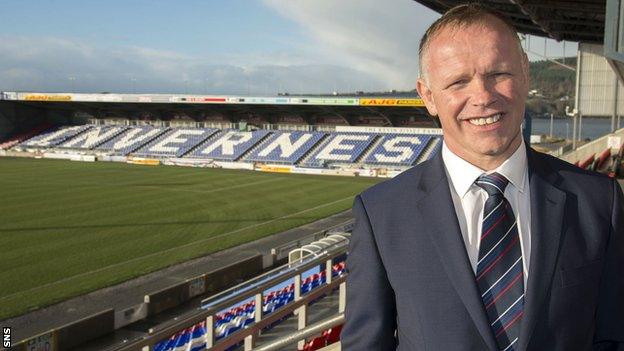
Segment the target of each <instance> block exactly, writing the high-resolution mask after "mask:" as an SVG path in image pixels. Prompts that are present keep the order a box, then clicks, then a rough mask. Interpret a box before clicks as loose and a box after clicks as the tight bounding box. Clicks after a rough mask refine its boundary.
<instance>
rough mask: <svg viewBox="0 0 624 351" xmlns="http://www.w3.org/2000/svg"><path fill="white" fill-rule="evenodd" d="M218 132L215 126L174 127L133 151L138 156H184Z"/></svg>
mask: <svg viewBox="0 0 624 351" xmlns="http://www.w3.org/2000/svg"><path fill="white" fill-rule="evenodd" d="M216 132H217V129H213V128H203V129H198V128H172V129H170V130H168V131H167V132H165V133H163V134H161V135H160V136H158V137H156V138H155V139H153V140H152V141H151V142H149V143H148V144H146V145H145V146H143V147H141V148H140V149H138V150H136V151H135V152H133V154H134V155H137V156H150V157H182V156H183V155H184V154H186V153H187V152H189V150H191V149H192V148H193V147H195V146H197V145H199V144H200V143H202V142H204V141H205V140H206V139H208V138H210V137H211V136H212V135H214V134H215V133H216Z"/></svg>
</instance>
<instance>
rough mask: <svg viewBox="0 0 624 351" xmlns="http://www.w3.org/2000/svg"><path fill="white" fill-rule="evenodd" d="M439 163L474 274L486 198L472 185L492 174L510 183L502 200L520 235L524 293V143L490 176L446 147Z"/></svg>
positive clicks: (527, 215)
mask: <svg viewBox="0 0 624 351" xmlns="http://www.w3.org/2000/svg"><path fill="white" fill-rule="evenodd" d="M442 160H443V161H444V167H445V169H446V175H447V178H448V182H449V188H450V190H451V197H452V198H453V205H454V206H455V212H456V213H457V219H458V221H459V227H460V230H461V233H462V236H463V238H464V244H465V245H466V251H467V252H468V258H469V259H470V264H471V265H472V270H473V271H474V272H476V270H477V261H478V259H479V245H480V244H481V240H480V239H481V218H482V217H483V205H484V203H485V200H487V197H488V195H487V193H486V192H485V190H483V189H482V188H480V187H479V186H477V185H476V184H475V183H474V182H475V180H477V178H478V177H479V176H480V175H481V174H483V173H492V172H498V173H500V174H502V175H503V176H505V178H507V179H508V180H509V184H508V185H507V187H506V188H505V198H507V201H509V203H510V204H511V208H512V209H513V212H514V216H515V217H516V220H517V221H518V234H520V247H521V249H522V263H523V265H524V267H523V269H524V289H525V291H526V286H527V279H528V276H529V260H530V257H531V194H530V193H531V192H530V189H529V174H528V163H527V155H526V148H525V146H524V141H522V144H521V145H520V146H519V147H518V149H517V150H516V151H515V152H514V153H513V154H512V155H511V156H510V157H509V158H508V159H507V160H505V162H503V164H501V165H500V166H499V167H498V168H496V169H495V170H494V171H492V172H485V171H484V170H482V169H480V168H478V167H476V166H474V165H472V164H471V163H469V162H468V161H465V160H464V159H462V158H460V157H459V156H457V155H455V154H454V153H453V152H452V151H451V150H450V149H449V148H448V147H447V146H446V143H444V144H443V145H442Z"/></svg>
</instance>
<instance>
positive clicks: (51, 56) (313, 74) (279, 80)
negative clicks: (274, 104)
mask: <svg viewBox="0 0 624 351" xmlns="http://www.w3.org/2000/svg"><path fill="white" fill-rule="evenodd" d="M379 85H380V82H379V81H377V80H376V77H375V76H374V75H371V74H369V73H367V72H365V71H359V70H357V69H356V68H351V67H344V66H341V65H338V64H327V63H318V62H317V61H316V59H315V58H311V57H308V56H307V55H305V54H302V53H296V52H295V53H289V52H262V53H245V54H237V55H236V54H222V55H214V56H210V57H204V56H199V55H197V56H193V55H186V54H180V53H177V52H171V51H164V50H156V49H153V48H148V47H139V46H106V45H101V44H97V43H85V42H80V41H76V40H69V39H63V38H54V37H28V36H9V35H0V90H4V91H12V90H19V91H69V90H73V91H82V92H102V91H110V92H152V93H167V92H168V93H184V92H188V93H210V94H255V95H260V94H270V95H273V94H275V93H277V92H278V91H280V92H286V91H288V92H291V93H320V92H323V93H327V92H331V91H334V90H338V91H354V90H355V89H361V88H362V87H369V86H370V87H375V86H379Z"/></svg>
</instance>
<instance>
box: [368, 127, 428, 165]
mask: <svg viewBox="0 0 624 351" xmlns="http://www.w3.org/2000/svg"><path fill="white" fill-rule="evenodd" d="M430 140H431V135H410V134H387V135H383V136H382V137H381V142H380V143H379V144H378V145H377V147H375V149H374V150H373V151H372V152H371V153H370V154H369V155H368V157H366V159H365V160H364V163H366V164H372V165H376V164H380V165H402V166H411V165H413V164H414V162H416V159H417V158H418V156H420V154H421V153H422V151H423V150H424V149H425V147H426V146H427V145H428V144H429V141H430Z"/></svg>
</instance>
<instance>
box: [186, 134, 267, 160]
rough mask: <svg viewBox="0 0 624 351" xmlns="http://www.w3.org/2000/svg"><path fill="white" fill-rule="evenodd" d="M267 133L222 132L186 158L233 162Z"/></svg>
mask: <svg viewBox="0 0 624 351" xmlns="http://www.w3.org/2000/svg"><path fill="white" fill-rule="evenodd" d="M268 133H269V131H268V130H255V131H253V132H240V131H236V130H224V131H222V132H221V133H220V134H218V135H216V136H215V137H213V138H210V139H208V141H207V142H206V143H205V145H200V146H199V147H197V148H196V149H195V150H193V151H192V152H191V153H189V154H188V155H187V156H188V157H193V158H203V159H213V160H221V161H235V160H237V159H238V158H239V157H241V156H242V155H243V154H244V153H245V152H246V151H248V150H249V149H251V148H252V147H253V146H254V145H256V144H257V143H258V142H259V141H260V140H262V138H264V137H265V136H266V135H267V134H268Z"/></svg>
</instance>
